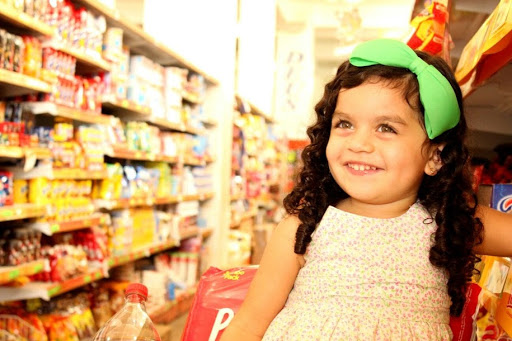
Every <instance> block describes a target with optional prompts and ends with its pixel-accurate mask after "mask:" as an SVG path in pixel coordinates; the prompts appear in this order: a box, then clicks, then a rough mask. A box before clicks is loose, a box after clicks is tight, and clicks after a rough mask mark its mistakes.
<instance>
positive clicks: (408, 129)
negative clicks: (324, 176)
mask: <svg viewBox="0 0 512 341" xmlns="http://www.w3.org/2000/svg"><path fill="white" fill-rule="evenodd" d="M420 119H422V118H421V117H420V114H419V113H417V112H416V111H414V110H413V109H412V108H411V107H410V106H409V104H408V103H407V102H406V101H405V99H404V96H403V94H402V92H401V89H400V88H398V89H393V88H391V87H389V86H386V83H383V82H382V81H380V82H366V83H363V84H361V85H360V86H357V87H355V88H352V89H341V91H340V93H339V95H338V101H337V103H336V109H335V111H334V114H333V118H332V125H331V135H330V137H329V142H328V144H327V149H326V156H327V161H328V163H329V168H330V171H331V174H332V175H333V177H334V179H335V180H336V182H337V184H338V185H339V186H340V187H341V188H342V189H343V190H344V191H345V192H346V193H347V194H348V195H349V196H350V198H351V200H352V202H354V201H355V202H359V203H364V204H370V205H383V204H393V203H397V202H402V203H409V204H412V203H414V201H415V200H416V196H417V193H418V189H419V187H420V184H421V181H422V179H423V176H424V173H425V172H428V171H429V167H428V166H427V163H428V161H429V158H430V157H429V156H430V155H432V151H431V149H432V147H431V146H430V147H429V145H428V144H426V143H425V142H426V141H428V139H427V135H426V133H425V131H424V129H423V127H422V125H421V124H420Z"/></svg>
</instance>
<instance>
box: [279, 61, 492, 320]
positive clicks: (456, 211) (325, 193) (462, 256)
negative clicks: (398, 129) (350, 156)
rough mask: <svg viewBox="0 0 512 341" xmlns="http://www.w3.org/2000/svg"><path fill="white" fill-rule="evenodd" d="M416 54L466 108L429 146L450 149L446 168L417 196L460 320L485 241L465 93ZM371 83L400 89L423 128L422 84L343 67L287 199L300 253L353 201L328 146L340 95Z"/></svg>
mask: <svg viewBox="0 0 512 341" xmlns="http://www.w3.org/2000/svg"><path fill="white" fill-rule="evenodd" d="M416 54H417V55H418V56H419V57H420V58H421V59H423V60H424V61H425V62H427V63H428V64H431V65H433V66H434V67H435V68H437V69H438V70H439V71H440V72H441V73H442V74H443V75H444V76H445V77H446V79H447V80H448V81H449V82H450V84H451V86H452V87H453V89H454V91H455V94H456V96H457V101H458V104H459V107H460V109H461V118H460V122H459V123H458V124H457V126H456V127H454V128H453V129H450V130H448V131H446V132H444V133H443V134H441V135H439V136H438V137H436V138H435V139H433V140H432V141H431V142H426V143H433V144H446V145H445V147H444V148H443V149H442V151H441V152H440V157H441V160H442V163H443V166H442V167H441V169H440V170H439V172H438V173H437V174H436V175H435V176H425V177H424V178H423V180H422V183H421V185H420V188H419V191H418V201H419V203H420V204H421V205H423V207H425V208H426V209H427V210H428V212H430V214H431V215H432V217H435V218H434V219H435V222H436V224H437V226H438V227H437V230H436V232H435V234H434V236H433V239H434V244H433V246H432V248H431V249H430V257H429V259H430V262H431V263H432V264H433V265H434V266H436V267H439V268H443V269H445V270H446V271H447V273H448V274H449V280H448V294H449V295H450V297H451V301H452V304H451V307H450V314H451V315H454V316H458V315H460V313H461V312H462V308H463V306H464V303H465V293H466V285H467V284H468V282H469V281H470V280H471V276H472V275H473V271H474V265H475V263H476V262H477V261H479V258H478V256H477V255H476V254H475V252H474V247H475V245H478V244H480V243H481V242H482V238H483V237H482V235H483V226H482V223H481V221H480V219H478V218H476V217H475V210H476V206H477V202H478V201H477V198H476V195H475V193H474V191H473V190H472V186H471V182H472V179H471V173H470V171H469V152H468V149H467V147H466V145H465V138H466V131H467V125H466V119H465V118H464V112H463V105H462V94H461V90H460V88H459V85H458V84H457V81H456V80H455V78H454V76H453V73H452V71H451V69H450V67H449V66H448V65H447V64H446V62H445V61H444V60H443V59H441V58H439V57H435V56H431V55H429V54H427V53H425V52H421V51H416ZM369 79H380V80H384V81H386V83H387V85H388V86H392V87H394V88H398V89H401V90H402V93H403V95H404V98H405V100H406V101H407V103H408V104H409V105H410V106H411V108H413V109H415V111H417V112H418V113H420V112H421V115H422V116H421V117H420V118H421V119H420V121H421V122H422V124H423V125H424V123H423V122H424V118H423V116H424V108H423V105H422V104H421V102H420V100H419V85H418V80H417V78H416V76H415V75H414V74H413V73H412V72H411V71H409V70H408V69H404V68H397V67H390V66H383V65H373V66H366V67H356V66H353V65H351V64H350V63H349V62H348V61H346V62H344V63H342V64H341V65H340V66H339V68H338V70H337V72H336V76H335V77H334V79H333V80H332V81H331V82H329V83H327V85H326V86H325V90H324V94H323V97H322V99H321V100H320V101H319V102H318V104H317V105H316V106H315V111H316V118H317V120H316V123H314V124H313V125H312V126H310V127H309V128H308V130H307V134H308V136H309V138H310V141H311V143H310V144H309V145H308V146H306V147H305V148H304V150H303V152H302V161H303V167H302V169H301V171H300V173H299V176H298V178H297V183H296V185H295V187H294V189H293V190H292V192H291V193H290V194H288V195H287V196H286V198H285V199H284V207H285V209H286V211H287V213H289V214H293V215H296V216H297V217H298V218H299V220H300V222H301V223H300V225H299V227H298V229H297V233H296V236H295V250H294V251H295V253H296V254H304V253H305V252H306V248H307V246H308V245H309V243H310V242H311V234H312V233H313V231H314V230H315V228H316V226H317V224H318V223H319V222H320V220H321V218H322V216H323V215H324V213H325V211H326V209H327V207H328V206H329V205H336V204H337V203H339V201H340V200H342V199H345V198H347V197H348V195H347V194H346V193H345V192H344V191H343V189H341V188H340V186H338V184H337V183H336V181H335V180H334V178H333V177H332V175H331V173H330V172H329V166H328V163H327V157H326V147H327V142H328V141H329V136H330V131H331V123H332V122H331V121H332V116H333V113H334V110H335V107H336V102H337V99H338V93H339V91H340V90H341V89H342V88H345V89H350V88H354V87H357V86H359V85H361V84H363V83H364V82H366V81H368V80H369Z"/></svg>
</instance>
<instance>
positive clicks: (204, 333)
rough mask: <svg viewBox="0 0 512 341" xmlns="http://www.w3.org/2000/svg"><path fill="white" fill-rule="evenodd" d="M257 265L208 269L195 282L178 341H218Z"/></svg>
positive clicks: (247, 287)
mask: <svg viewBox="0 0 512 341" xmlns="http://www.w3.org/2000/svg"><path fill="white" fill-rule="evenodd" d="M257 270H258V267H257V266H246V267H240V268H232V269H229V270H225V271H224V270H220V269H218V268H214V267H210V268H209V269H208V270H207V271H206V272H205V273H204V274H203V275H202V276H201V279H200V281H199V286H198V288H197V292H196V296H195V297H194V302H193V303H192V308H191V309H190V312H189V314H188V317H187V323H186V325H185V329H184V331H183V334H182V336H181V340H182V341H205V340H208V341H214V340H219V339H220V336H221V335H222V333H223V331H224V330H225V329H226V327H227V326H228V325H229V323H230V322H231V320H232V319H233V316H234V315H235V313H236V312H237V311H238V309H239V308H240V306H241V305H242V302H243V301H244V299H245V296H246V294H247V291H248V289H249V285H250V284H251V281H252V279H253V278H254V275H255V274H256V271H257Z"/></svg>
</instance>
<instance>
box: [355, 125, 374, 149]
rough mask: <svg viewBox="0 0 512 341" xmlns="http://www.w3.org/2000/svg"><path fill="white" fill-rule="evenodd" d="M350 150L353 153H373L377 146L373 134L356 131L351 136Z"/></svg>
mask: <svg viewBox="0 0 512 341" xmlns="http://www.w3.org/2000/svg"><path fill="white" fill-rule="evenodd" d="M349 149H350V150H351V151H353V152H356V153H358V152H366V153H371V152H373V151H374V149H375V144H374V141H373V138H372V136H371V134H369V133H367V132H365V131H364V130H356V131H354V133H352V134H351V136H350V141H349Z"/></svg>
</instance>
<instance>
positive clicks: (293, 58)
mask: <svg viewBox="0 0 512 341" xmlns="http://www.w3.org/2000/svg"><path fill="white" fill-rule="evenodd" d="M313 47H314V45H313V29H312V27H311V26H310V25H307V24H306V25H303V26H302V28H300V29H299V30H297V29H295V30H294V32H286V31H279V32H278V33H277V72H276V91H275V99H274V112H275V117H276V119H277V121H279V122H280V125H281V126H282V127H285V129H286V131H285V133H286V135H287V136H288V138H290V139H306V138H307V135H306V127H307V126H308V125H309V123H310V122H311V118H312V113H313V112H314V108H313V107H314V104H313V102H312V94H313V89H314V85H315V70H314V67H315V63H314V55H313V51H314V48H313Z"/></svg>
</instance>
